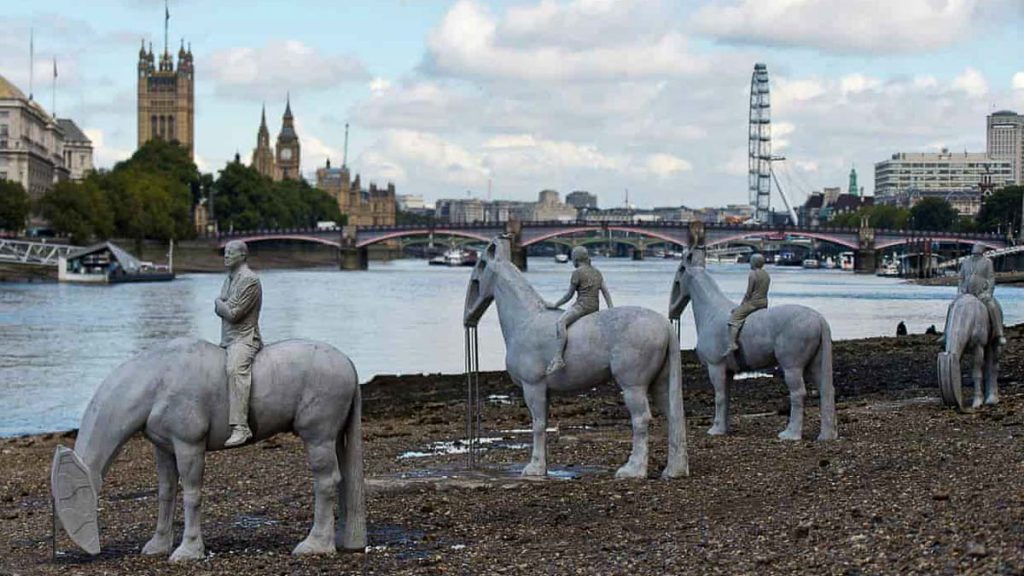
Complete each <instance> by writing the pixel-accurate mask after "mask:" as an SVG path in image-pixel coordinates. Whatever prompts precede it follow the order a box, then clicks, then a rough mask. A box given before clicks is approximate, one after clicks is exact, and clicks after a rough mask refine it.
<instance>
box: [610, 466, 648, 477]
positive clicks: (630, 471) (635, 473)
mask: <svg viewBox="0 0 1024 576" xmlns="http://www.w3.org/2000/svg"><path fill="white" fill-rule="evenodd" d="M634 478H647V470H646V469H642V468H633V467H631V466H629V465H628V464H627V465H626V466H623V467H622V468H619V469H618V470H617V471H616V472H615V479H616V480H629V479H634Z"/></svg>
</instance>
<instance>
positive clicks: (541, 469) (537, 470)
mask: <svg viewBox="0 0 1024 576" xmlns="http://www.w3.org/2000/svg"><path fill="white" fill-rule="evenodd" d="M547 475H548V468H547V466H545V465H544V464H537V463H534V462H530V463H529V464H527V465H526V468H523V476H547Z"/></svg>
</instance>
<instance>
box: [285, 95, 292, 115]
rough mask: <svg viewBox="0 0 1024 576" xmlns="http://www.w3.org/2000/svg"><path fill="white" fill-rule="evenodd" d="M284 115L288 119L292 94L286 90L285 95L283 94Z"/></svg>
mask: <svg viewBox="0 0 1024 576" xmlns="http://www.w3.org/2000/svg"><path fill="white" fill-rule="evenodd" d="M284 117H285V118H287V119H290V118H291V117H292V94H291V92H288V93H287V96H285V105H284Z"/></svg>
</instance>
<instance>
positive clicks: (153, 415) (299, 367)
mask: <svg viewBox="0 0 1024 576" xmlns="http://www.w3.org/2000/svg"><path fill="white" fill-rule="evenodd" d="M224 361H225V360H224V350H223V349H222V348H220V347H219V346H216V345H214V344H211V343H209V342H205V341H202V340H196V339H191V338H179V339H175V340H172V341H170V342H168V343H166V344H162V345H159V346H156V347H154V348H152V349H150V350H149V351H146V352H143V353H141V354H139V355H137V356H135V357H134V358H132V359H130V360H128V361H127V362H125V363H124V364H122V365H121V366H119V367H118V368H116V369H115V370H114V371H113V372H112V373H111V374H110V376H108V377H107V378H106V380H104V382H103V383H102V384H101V385H100V387H99V389H98V390H97V391H96V393H95V395H94V396H93V397H92V400H91V401H90V402H89V405H88V407H87V408H86V410H85V414H84V415H83V416H82V423H81V427H80V429H79V432H78V438H77V439H76V441H75V448H74V450H70V449H68V448H66V447H64V446H59V447H58V448H57V452H56V454H55V455H54V460H53V469H52V473H51V488H52V491H53V497H54V502H55V505H56V510H57V516H58V518H60V521H61V524H62V525H63V527H64V529H65V531H66V532H67V533H68V535H69V536H70V537H71V539H72V540H73V541H74V542H75V543H76V544H78V545H79V546H81V547H82V548H83V549H84V550H85V551H86V552H88V553H90V554H98V553H99V552H100V542H99V527H98V523H97V507H96V505H97V497H98V495H99V493H100V488H101V487H102V485H103V478H104V476H105V475H106V473H107V470H108V469H109V468H110V465H111V464H112V463H113V461H114V459H115V457H116V456H117V453H118V451H119V450H120V449H121V447H122V446H123V445H124V443H125V442H127V441H128V439H129V438H130V437H131V436H132V435H133V434H135V433H136V432H142V433H143V434H144V435H145V436H146V438H147V439H149V441H150V442H152V443H153V445H154V447H155V449H156V468H157V477H158V498H159V512H158V515H157V523H156V532H155V534H153V537H152V538H151V539H150V540H149V542H147V543H146V545H145V546H144V547H143V549H142V553H143V554H167V553H170V552H171V548H172V545H173V543H174V535H173V532H172V529H173V520H174V506H175V504H174V503H175V496H176V492H177V487H178V481H179V479H180V480H181V486H182V488H183V489H184V496H183V499H184V511H185V530H184V536H183V538H182V541H181V544H180V545H179V546H178V547H177V549H176V550H174V553H173V554H171V558H170V559H171V561H172V562H174V561H179V560H192V559H197V558H202V557H203V556H204V555H205V547H204V545H203V536H202V533H201V531H200V518H201V505H202V494H201V488H202V483H203V467H204V462H205V458H206V453H207V452H208V451H213V450H222V449H224V443H225V441H226V440H227V439H228V436H229V434H230V429H229V427H228V384H227V375H226V371H225V368H224ZM252 374H253V376H252V390H251V400H250V404H249V423H250V426H251V428H252V430H253V438H252V442H255V441H258V440H262V439H265V438H269V437H271V436H273V435H275V434H278V433H281V432H294V433H295V434H296V435H298V436H299V437H300V438H302V440H303V441H304V442H305V445H306V451H307V453H308V457H309V463H310V466H311V467H312V470H313V479H314V494H315V507H314V512H313V528H312V529H311V530H310V532H309V535H308V536H307V537H306V539H305V540H303V541H302V542H301V543H300V544H299V545H298V546H297V547H296V548H295V550H294V553H295V554H325V553H333V552H335V550H336V547H341V548H343V549H351V550H362V549H364V548H365V546H366V497H365V487H364V480H363V444H362V425H361V422H360V420H361V410H362V408H361V406H362V400H361V395H360V391H359V380H358V377H357V375H356V370H355V367H354V366H353V365H352V362H351V361H350V360H349V359H348V357H347V356H345V355H344V354H343V353H341V352H340V351H338V350H337V349H335V348H333V347H331V346H329V345H327V344H325V343H322V342H310V341H304V340H288V341H284V342H278V343H275V344H272V345H270V346H267V347H265V348H264V349H263V350H262V351H260V353H259V354H257V356H256V360H255V363H254V365H253V371H252ZM247 472H249V473H251V474H252V475H253V476H255V477H257V478H258V477H259V475H260V471H259V470H255V469H254V470H251V471H247ZM339 498H340V500H341V515H342V516H344V527H343V528H340V529H338V530H337V531H336V530H335V508H336V505H337V503H338V500H339Z"/></svg>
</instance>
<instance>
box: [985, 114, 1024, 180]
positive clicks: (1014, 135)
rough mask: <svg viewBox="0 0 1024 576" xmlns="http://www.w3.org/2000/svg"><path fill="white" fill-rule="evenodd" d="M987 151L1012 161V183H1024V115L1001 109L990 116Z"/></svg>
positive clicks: (990, 154) (986, 139)
mask: <svg viewBox="0 0 1024 576" xmlns="http://www.w3.org/2000/svg"><path fill="white" fill-rule="evenodd" d="M986 124H987V128H988V129H987V131H986V138H985V141H986V151H987V152H988V155H989V156H991V157H992V158H995V159H996V160H1006V161H1008V162H1009V163H1010V172H1011V177H1012V183H1014V184H1022V185H1024V115H1021V114H1017V113H1016V112H1011V111H1009V110H1001V111H999V112H996V113H994V114H992V115H990V116H989V117H988V120H987V123H986Z"/></svg>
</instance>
